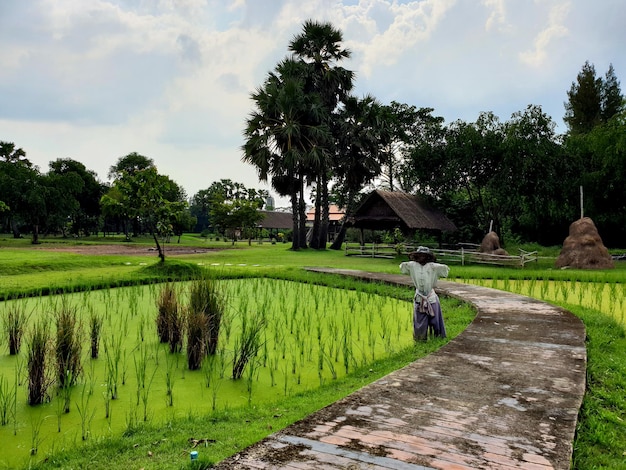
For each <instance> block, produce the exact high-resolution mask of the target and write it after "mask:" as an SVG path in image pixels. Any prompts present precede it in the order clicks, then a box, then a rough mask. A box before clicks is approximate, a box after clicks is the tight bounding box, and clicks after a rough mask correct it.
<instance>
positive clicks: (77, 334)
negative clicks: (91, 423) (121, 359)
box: [55, 298, 82, 412]
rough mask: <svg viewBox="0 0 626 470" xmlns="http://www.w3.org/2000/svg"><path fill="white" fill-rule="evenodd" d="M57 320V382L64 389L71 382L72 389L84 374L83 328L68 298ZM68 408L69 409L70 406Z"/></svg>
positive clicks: (63, 301) (57, 313) (64, 299)
mask: <svg viewBox="0 0 626 470" xmlns="http://www.w3.org/2000/svg"><path fill="white" fill-rule="evenodd" d="M55 319H56V329H57V331H56V345H55V355H56V360H57V381H58V384H59V387H60V388H61V389H63V388H64V387H65V384H66V381H67V380H69V381H70V383H69V384H68V386H70V387H71V386H72V385H74V384H75V383H76V380H77V379H78V377H79V376H80V374H81V373H82V364H81V353H82V328H81V324H80V322H79V320H78V315H77V311H76V308H75V307H72V306H70V305H69V304H68V301H67V299H66V298H63V299H61V306H60V308H59V310H57V312H56V314H55ZM66 408H69V404H68V405H67V406H66ZM67 412H69V409H68V411H67Z"/></svg>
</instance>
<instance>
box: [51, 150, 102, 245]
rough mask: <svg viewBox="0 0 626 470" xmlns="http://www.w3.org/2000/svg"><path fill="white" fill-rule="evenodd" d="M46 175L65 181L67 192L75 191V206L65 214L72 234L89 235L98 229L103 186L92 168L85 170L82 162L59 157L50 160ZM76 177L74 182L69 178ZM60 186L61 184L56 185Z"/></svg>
mask: <svg viewBox="0 0 626 470" xmlns="http://www.w3.org/2000/svg"><path fill="white" fill-rule="evenodd" d="M48 176H50V177H56V178H57V179H59V181H60V183H61V182H62V181H67V182H68V184H69V186H70V187H69V188H68V192H70V193H75V199H76V202H77V206H75V207H73V208H72V210H71V211H70V212H69V213H68V214H66V216H67V217H69V218H70V219H71V230H72V233H73V234H74V235H80V234H81V233H83V234H84V235H86V236H89V235H90V234H91V232H94V231H96V232H97V231H98V226H99V223H100V199H101V198H102V195H103V194H104V191H105V186H104V184H102V183H101V182H100V181H98V178H97V176H96V174H95V172H93V171H92V170H87V168H86V167H85V165H84V164H82V163H81V162H78V161H76V160H72V159H71V158H59V159H57V160H55V161H53V162H50V170H49V171H48ZM73 178H77V179H76V180H75V182H74V183H72V182H71V181H70V180H71V179H73ZM57 186H58V187H61V184H59V185H57Z"/></svg>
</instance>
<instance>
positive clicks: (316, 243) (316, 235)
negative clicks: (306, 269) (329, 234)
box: [309, 178, 322, 249]
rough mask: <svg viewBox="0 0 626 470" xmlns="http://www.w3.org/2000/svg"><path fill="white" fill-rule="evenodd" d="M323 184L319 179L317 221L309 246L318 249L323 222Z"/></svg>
mask: <svg viewBox="0 0 626 470" xmlns="http://www.w3.org/2000/svg"><path fill="white" fill-rule="evenodd" d="M321 189H322V182H321V180H320V179H319V178H318V179H317V184H316V191H315V219H314V220H313V230H312V232H311V242H310V243H309V246H310V247H311V248H314V249H317V248H319V247H320V221H321V217H320V216H321V208H322V193H321Z"/></svg>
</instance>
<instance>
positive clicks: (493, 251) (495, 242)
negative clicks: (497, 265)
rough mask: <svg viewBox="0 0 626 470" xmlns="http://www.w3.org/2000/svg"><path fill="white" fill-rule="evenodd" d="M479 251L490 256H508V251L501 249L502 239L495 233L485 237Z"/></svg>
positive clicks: (492, 232)
mask: <svg viewBox="0 0 626 470" xmlns="http://www.w3.org/2000/svg"><path fill="white" fill-rule="evenodd" d="M478 251H479V252H480V253H486V254H489V255H504V256H508V253H507V251H506V250H504V249H503V248H501V247H500V237H498V234H497V233H496V232H494V231H491V232H489V233H488V234H487V235H485V237H484V238H483V241H482V242H481V243H480V247H479V248H478Z"/></svg>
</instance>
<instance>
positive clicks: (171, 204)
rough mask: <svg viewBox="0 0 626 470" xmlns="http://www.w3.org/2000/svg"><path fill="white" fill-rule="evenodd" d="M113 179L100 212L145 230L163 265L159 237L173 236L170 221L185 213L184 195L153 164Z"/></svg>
mask: <svg viewBox="0 0 626 470" xmlns="http://www.w3.org/2000/svg"><path fill="white" fill-rule="evenodd" d="M144 158H145V157H144ZM146 160H149V159H146ZM149 161H150V162H151V160H149ZM115 175H116V179H115V180H114V182H113V185H112V187H111V189H110V190H109V191H108V192H107V193H106V194H105V195H104V196H103V197H102V205H103V210H105V211H108V212H109V213H115V214H118V215H122V216H124V217H126V218H127V219H129V220H132V221H136V222H137V224H138V225H140V224H141V225H143V226H144V227H146V228H147V230H148V232H149V233H150V235H152V238H153V239H154V243H155V245H156V248H157V251H158V255H159V258H160V259H161V261H162V262H163V261H165V250H164V248H163V246H162V245H161V243H160V242H159V236H167V235H169V234H170V233H173V224H174V221H175V220H176V219H177V218H180V217H179V215H178V214H179V213H180V212H182V211H185V210H187V203H186V196H185V191H184V190H183V189H182V188H181V187H180V186H179V185H178V184H176V183H175V182H174V181H172V180H171V179H170V178H169V177H167V176H165V175H160V174H159V173H158V172H157V169H156V167H155V166H154V165H153V164H150V165H147V166H145V167H143V168H137V167H129V168H128V169H118V171H116V173H115ZM127 237H128V233H127Z"/></svg>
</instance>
